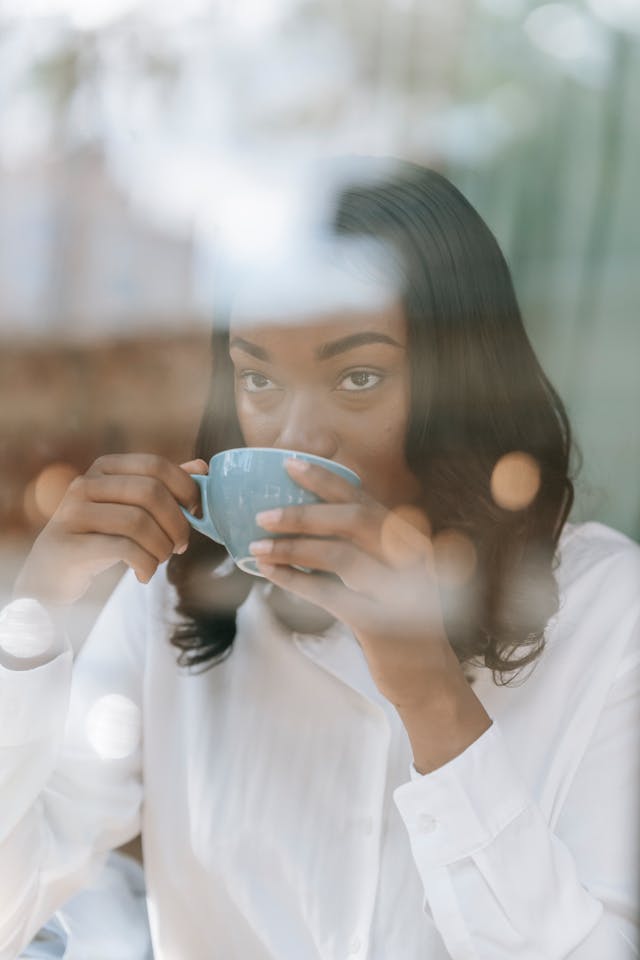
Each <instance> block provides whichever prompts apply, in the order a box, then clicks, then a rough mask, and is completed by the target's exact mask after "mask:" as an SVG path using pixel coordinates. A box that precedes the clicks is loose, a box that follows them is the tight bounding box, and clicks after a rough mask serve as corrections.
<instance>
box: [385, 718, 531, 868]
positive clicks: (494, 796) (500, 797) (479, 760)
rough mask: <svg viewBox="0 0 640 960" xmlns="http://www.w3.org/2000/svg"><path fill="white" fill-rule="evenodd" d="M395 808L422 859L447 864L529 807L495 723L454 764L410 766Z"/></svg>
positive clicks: (489, 838)
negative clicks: (427, 769)
mask: <svg viewBox="0 0 640 960" xmlns="http://www.w3.org/2000/svg"><path fill="white" fill-rule="evenodd" d="M393 798H394V801H395V804H396V806H397V808H398V810H399V812H400V815H401V817H402V819H403V820H404V823H405V826H406V828H407V831H408V833H409V839H410V841H411V846H412V849H413V851H414V854H415V855H416V856H419V857H420V859H421V861H422V862H423V863H425V864H429V865H432V866H445V865H446V864H448V863H453V862H454V861H456V860H460V859H462V858H463V857H466V856H469V855H470V854H472V853H473V852H474V851H475V850H477V849H479V848H480V847H483V846H486V845H487V844H488V843H490V842H491V841H492V840H493V839H494V837H496V836H497V835H498V834H499V833H500V832H501V831H502V830H503V829H504V828H505V827H506V826H507V824H508V823H510V822H511V821H512V820H513V819H514V818H515V817H517V816H518V814H520V813H521V812H522V811H523V810H524V809H525V808H526V807H527V805H528V804H529V802H530V798H529V795H528V792H527V790H526V788H525V785H524V783H523V781H522V779H521V777H520V775H519V773H518V771H517V770H516V768H515V767H514V764H513V761H512V759H511V757H510V756H509V753H508V750H507V746H506V743H505V741H504V738H503V735H502V731H501V730H500V727H499V726H498V724H497V723H496V721H495V720H494V721H493V723H492V724H491V726H490V727H489V728H488V730H485V732H484V733H483V734H482V735H481V736H480V737H478V739H477V740H475V741H474V742H473V743H472V744H471V745H470V746H469V747H467V749H466V750H464V751H463V752H462V753H461V754H459V755H458V756H457V757H454V758H453V760H450V761H449V762H448V763H445V764H444V765H443V766H442V767H439V768H438V769H437V770H433V771H432V772H431V773H427V774H424V775H422V774H419V773H418V772H417V771H416V769H415V767H414V766H413V764H412V765H411V781H410V782H409V783H404V784H402V786H400V787H396V789H395V790H394V792H393Z"/></svg>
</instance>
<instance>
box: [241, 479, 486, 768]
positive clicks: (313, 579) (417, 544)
mask: <svg viewBox="0 0 640 960" xmlns="http://www.w3.org/2000/svg"><path fill="white" fill-rule="evenodd" d="M287 470H288V472H289V473H290V475H291V476H292V477H293V478H294V479H295V480H296V482H298V483H299V484H300V485H301V486H303V487H305V488H306V489H307V490H311V491H312V492H313V493H315V494H316V495H317V496H318V497H320V498H321V499H322V501H324V502H322V503H318V504H310V505H306V506H294V507H285V508H283V509H281V510H271V511H266V512H265V513H262V514H258V523H259V525H260V526H262V527H264V529H265V530H268V531H269V532H270V533H278V534H279V535H281V536H282V535H283V534H287V533H290V534H295V536H294V537H291V538H287V537H286V536H282V539H276V540H274V539H267V540H260V541H257V542H256V543H254V544H252V546H251V552H252V553H253V555H254V556H255V557H256V560H257V562H258V566H259V569H260V572H261V573H263V574H264V575H265V576H266V577H267V578H268V579H269V580H271V581H272V582H273V583H275V584H277V585H278V586H280V587H282V588H283V589H285V590H290V591H291V592H292V593H295V594H297V595H298V596H300V597H303V598H305V599H307V600H309V601H311V602H312V603H314V604H317V605H318V606H320V607H323V608H324V609H325V610H327V611H329V613H331V614H332V615H333V616H335V617H337V618H338V619H339V620H341V621H342V622H343V623H346V624H347V625H348V626H350V627H351V629H352V630H353V632H354V634H355V636H356V638H357V640H358V642H359V643H360V646H361V647H362V650H363V653H364V655H365V657H366V659H367V663H368V666H369V670H370V672H371V675H372V677H373V680H374V682H375V684H376V686H377V687H378V689H379V690H380V692H381V693H382V694H383V695H384V696H385V697H386V698H387V699H388V700H389V701H390V702H391V703H392V704H393V705H394V706H395V707H396V708H397V710H398V712H399V713H400V715H401V716H402V717H403V719H405V717H407V718H411V717H415V718H416V722H418V721H417V718H422V720H423V721H424V720H426V719H427V715H429V716H430V717H431V719H433V718H434V716H435V712H436V711H438V710H439V711H440V715H441V716H442V720H443V721H445V719H446V721H452V720H455V719H456V717H458V716H459V715H460V716H462V714H461V713H460V710H459V708H460V707H462V706H464V701H467V703H466V705H467V706H469V703H470V702H469V701H468V699H467V698H468V696H469V695H470V697H471V698H472V699H473V701H475V704H476V705H478V706H480V709H481V711H482V714H483V715H484V717H483V718H482V720H481V724H478V723H476V725H475V727H474V729H476V730H479V732H476V733H475V735H474V736H472V737H471V740H473V739H475V738H476V736H479V733H481V732H482V730H481V729H479V728H480V725H482V727H483V729H486V727H488V726H489V725H490V722H491V721H490V719H489V718H488V716H487V715H486V714H485V713H484V710H483V709H482V707H481V705H480V704H479V701H478V700H477V698H476V697H475V695H474V694H473V692H472V690H471V688H470V687H469V685H468V683H467V682H466V680H465V678H464V674H463V672H462V669H461V667H460V664H459V662H458V659H457V657H456V656H455V654H454V652H453V650H452V648H451V646H450V644H449V642H448V639H447V636H446V632H445V629H444V624H443V617H442V609H441V604H440V597H439V590H438V581H437V574H436V567H435V563H434V553H433V546H432V542H431V539H430V537H429V536H428V535H427V533H425V532H424V531H421V530H420V529H418V528H417V527H416V526H414V525H413V524H411V523H409V522H407V520H406V519H404V518H403V517H402V515H401V514H400V513H396V512H395V511H391V510H388V509H387V508H385V507H383V506H382V505H381V504H379V503H377V502H376V501H375V500H372V499H371V498H370V497H369V496H367V495H366V494H365V493H364V492H363V491H361V490H360V489H358V488H354V487H353V485H352V484H350V483H348V482H347V481H346V480H344V479H343V478H342V477H339V476H337V475H335V474H333V473H331V472H330V471H328V470H325V469H323V468H322V467H319V466H317V465H314V464H309V463H308V462H307V461H300V460H291V461H288V463H287ZM294 567H303V568H308V569H310V570H312V571H314V572H312V573H304V572H302V571H300V570H296V569H294ZM331 574H333V576H331ZM463 712H464V711H463ZM475 716H476V720H478V719H479V717H478V712H477V710H476V711H475ZM409 723H411V721H410V720H409ZM405 725H406V726H407V729H408V730H409V733H410V735H411V730H410V729H409V725H408V724H407V723H405ZM412 739H413V738H412ZM469 742H471V741H469ZM463 749H464V747H463ZM415 752H416V751H415V744H414V755H415ZM457 752H460V751H459V750H458V751H457ZM453 755H455V753H454V754H453ZM427 763H428V762H427ZM416 766H417V764H416Z"/></svg>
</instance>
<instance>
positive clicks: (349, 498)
mask: <svg viewBox="0 0 640 960" xmlns="http://www.w3.org/2000/svg"><path fill="white" fill-rule="evenodd" d="M285 468H286V470H287V473H288V474H289V476H290V477H291V478H292V479H293V480H295V481H296V483H299V484H300V486H301V487H304V488H305V489H306V490H311V492H312V493H315V494H316V495H317V496H318V497H320V498H321V499H322V500H327V501H329V502H331V503H353V502H354V501H358V502H363V503H366V502H369V503H373V502H374V501H372V500H371V499H370V498H369V497H368V496H367V494H366V493H364V492H363V490H362V489H361V488H360V487H356V486H354V484H352V483H349V481H348V480H345V479H344V477H340V476H338V474H337V473H332V472H331V470H327V469H326V468H325V467H320V466H318V464H316V463H310V462H309V461H308V460H287V461H285Z"/></svg>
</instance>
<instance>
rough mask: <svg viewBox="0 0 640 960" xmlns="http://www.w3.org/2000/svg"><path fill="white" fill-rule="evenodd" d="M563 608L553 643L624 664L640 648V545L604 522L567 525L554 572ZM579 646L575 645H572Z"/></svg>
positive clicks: (552, 623)
mask: <svg viewBox="0 0 640 960" xmlns="http://www.w3.org/2000/svg"><path fill="white" fill-rule="evenodd" d="M555 576H556V580H557V582H558V587H559V593H560V607H559V610H558V612H557V614H556V615H555V616H554V617H552V618H551V621H550V622H549V625H548V629H549V634H548V639H550V640H552V643H553V640H558V641H560V640H562V641H563V645H564V644H566V643H569V642H571V640H573V641H575V643H577V644H578V647H579V649H580V650H581V651H582V653H583V654H584V655H586V656H590V657H592V658H594V659H597V658H599V657H602V656H606V657H607V658H609V659H613V660H618V661H620V660H621V658H623V657H625V656H629V655H631V656H633V657H634V658H635V657H636V656H637V653H638V649H639V648H640V545H638V544H637V543H635V541H633V540H632V539H631V538H630V537H627V536H626V535H625V534H623V533H620V532H619V531H618V530H614V529H612V528H611V527H608V526H606V525H605V524H602V523H597V522H594V521H590V522H588V523H580V524H566V525H565V528H564V529H563V531H562V535H561V537H560V542H559V544H558V551H557V567H556V571H555ZM572 645H573V646H574V647H575V644H572Z"/></svg>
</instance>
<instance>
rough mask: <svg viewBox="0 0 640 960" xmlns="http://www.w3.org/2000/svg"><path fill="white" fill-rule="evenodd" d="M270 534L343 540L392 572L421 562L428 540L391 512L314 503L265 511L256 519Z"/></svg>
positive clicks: (361, 505)
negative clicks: (389, 568) (388, 567)
mask: <svg viewBox="0 0 640 960" xmlns="http://www.w3.org/2000/svg"><path fill="white" fill-rule="evenodd" d="M256 520H257V522H258V524H259V525H260V526H261V527H263V528H264V529H265V530H267V531H269V532H270V533H278V534H286V533H293V534H297V535H306V536H313V537H325V538H328V537H332V538H336V537H338V538H340V539H341V540H346V541H348V542H349V543H351V544H353V545H355V546H356V547H359V548H360V549H361V550H363V551H365V552H366V553H368V554H370V555H371V556H372V557H375V558H376V559H377V560H378V561H380V562H381V563H385V564H388V565H389V566H391V567H393V568H394V569H400V570H402V569H405V568H406V567H410V566H412V565H413V564H415V563H418V562H420V561H421V560H423V559H424V558H425V557H426V556H427V555H428V554H429V553H430V549H431V545H430V541H429V539H428V537H427V536H426V535H425V534H424V533H423V532H422V531H421V530H419V529H417V528H416V527H415V526H413V525H412V524H411V523H409V522H408V521H406V520H405V519H404V518H403V517H402V516H400V515H399V514H397V513H395V512H394V511H390V510H386V509H385V508H384V507H382V506H380V505H379V504H376V503H375V502H371V503H316V504H305V505H303V506H295V507H286V508H283V509H282V510H267V511H264V512H263V513H259V514H258V515H257V517H256Z"/></svg>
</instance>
